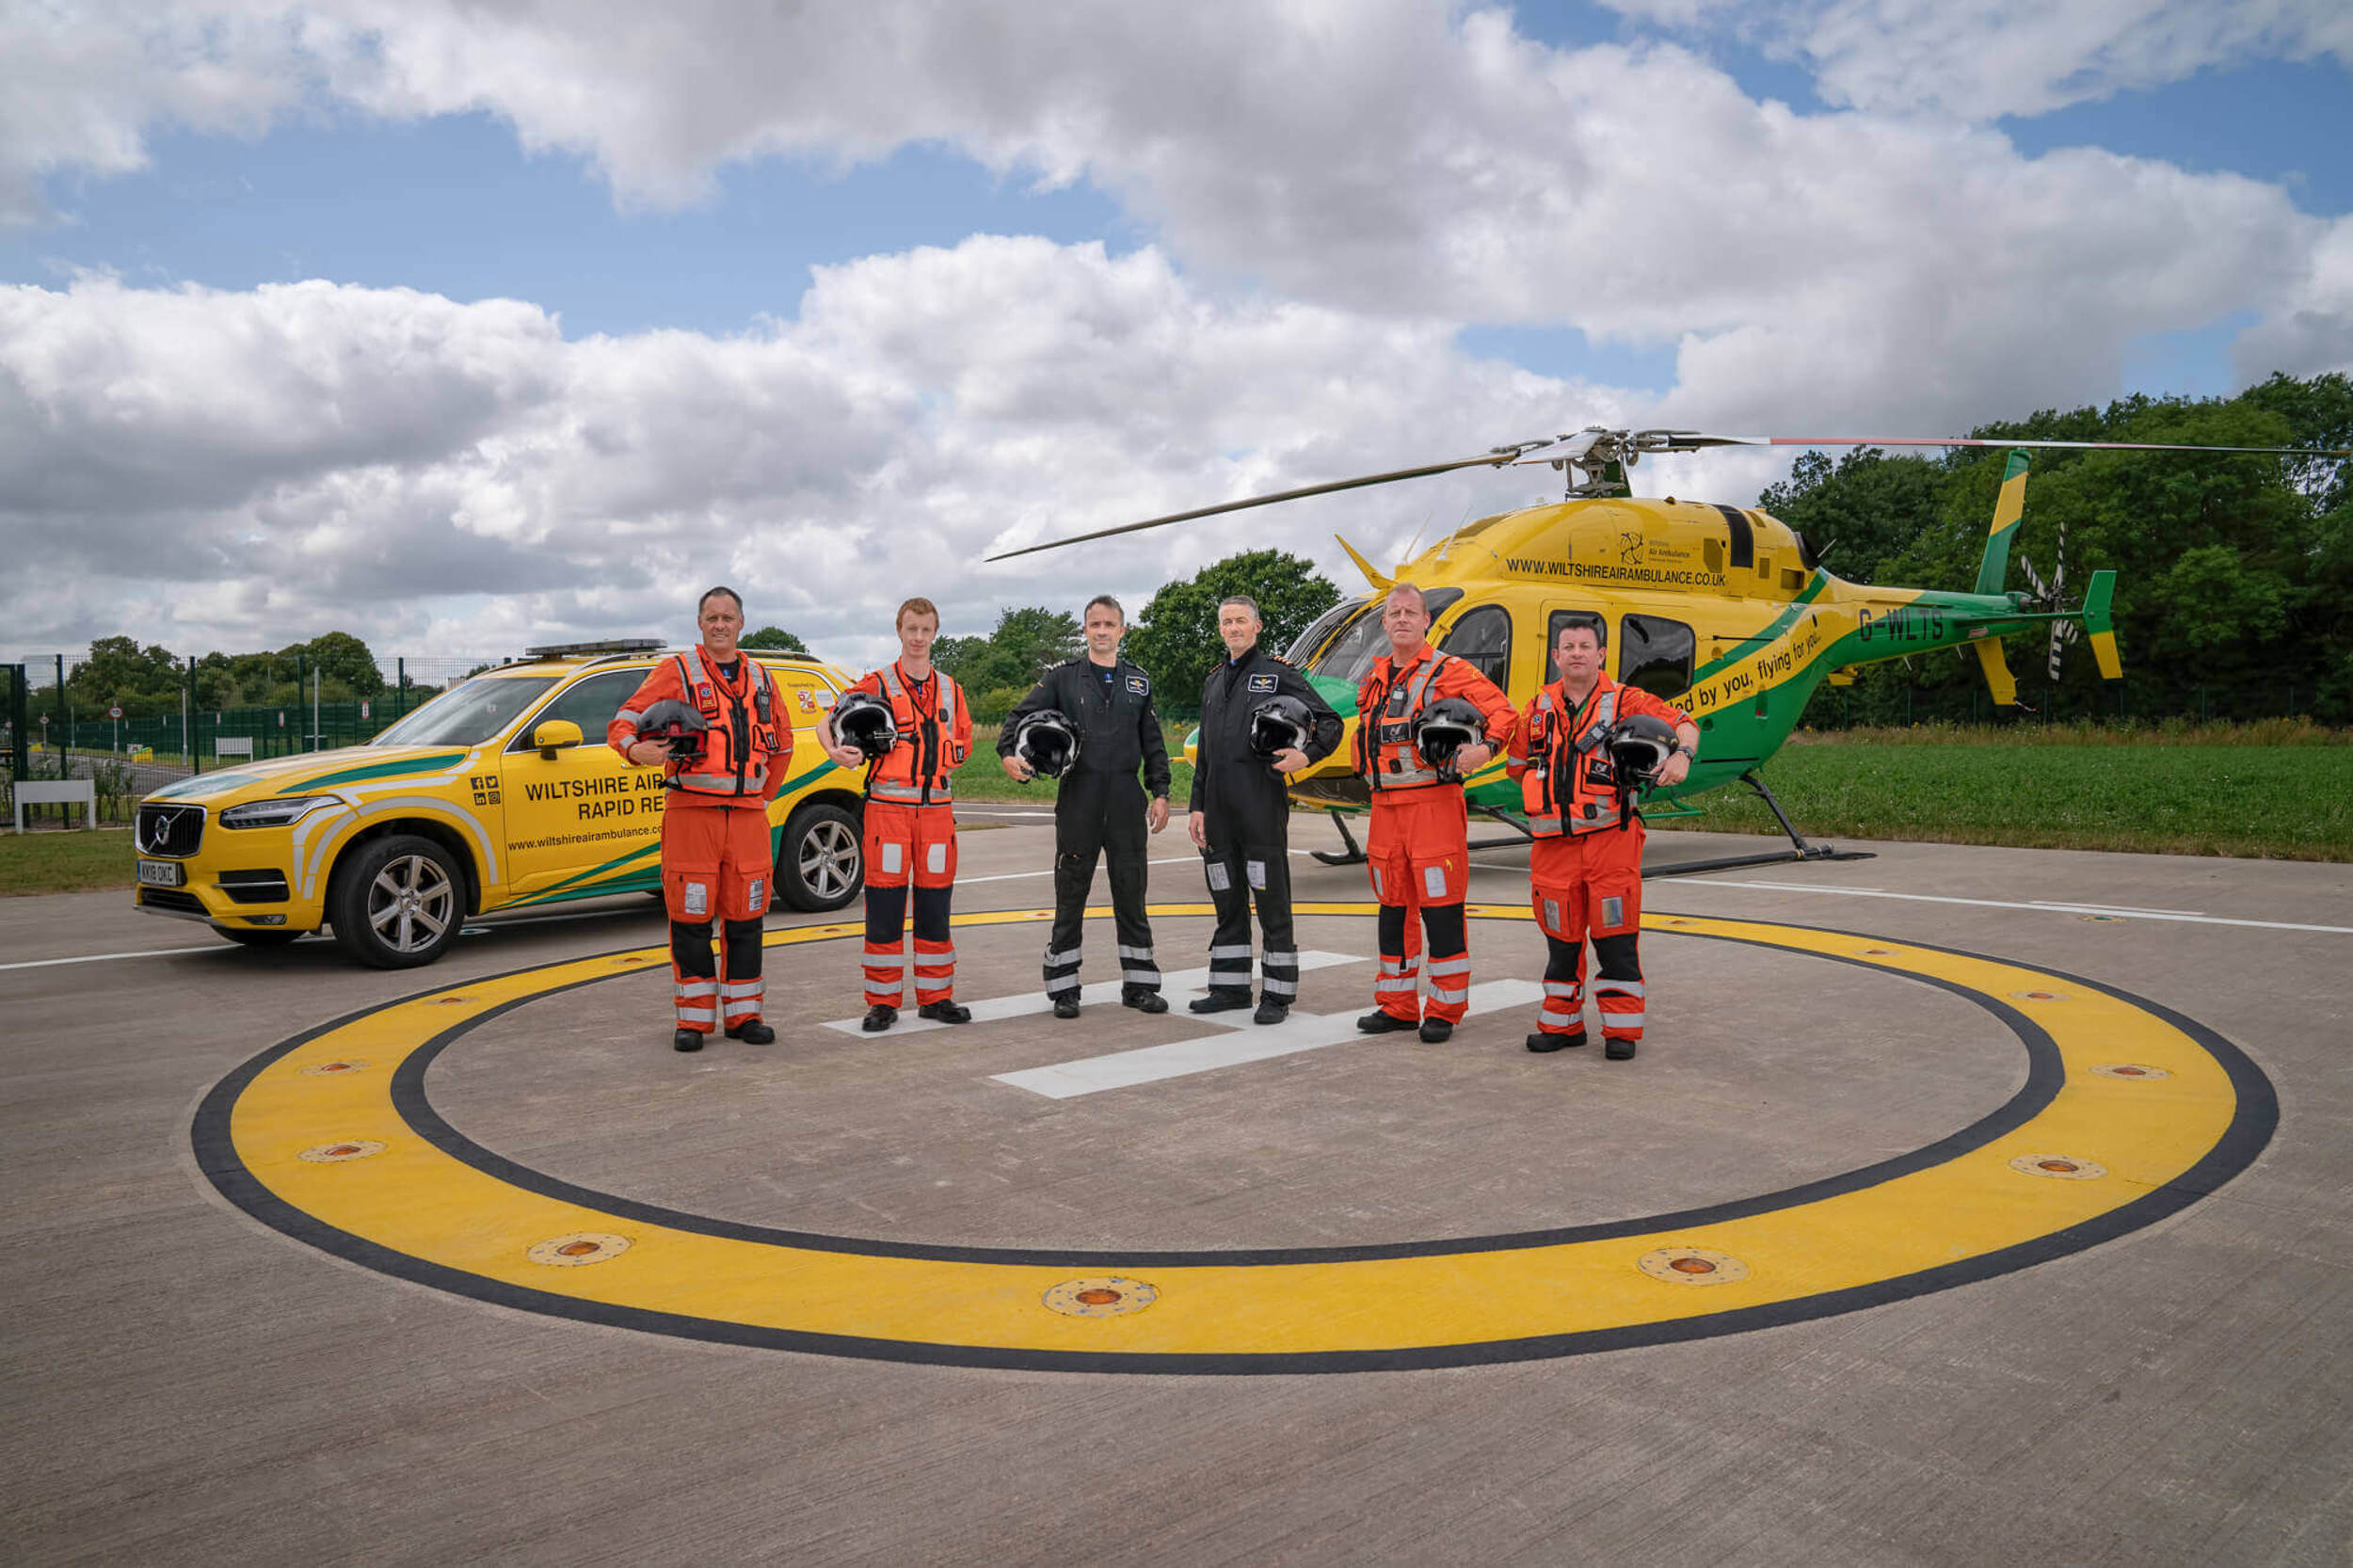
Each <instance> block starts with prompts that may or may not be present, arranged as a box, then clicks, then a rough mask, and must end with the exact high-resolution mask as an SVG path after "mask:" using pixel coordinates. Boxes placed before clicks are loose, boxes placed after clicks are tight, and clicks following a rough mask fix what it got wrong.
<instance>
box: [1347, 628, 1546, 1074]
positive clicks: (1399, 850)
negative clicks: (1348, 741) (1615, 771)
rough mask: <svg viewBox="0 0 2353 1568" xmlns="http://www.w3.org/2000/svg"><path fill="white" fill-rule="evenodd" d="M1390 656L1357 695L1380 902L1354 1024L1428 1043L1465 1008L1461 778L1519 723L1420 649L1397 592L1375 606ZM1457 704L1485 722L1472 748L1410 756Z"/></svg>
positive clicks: (1359, 756)
mask: <svg viewBox="0 0 2353 1568" xmlns="http://www.w3.org/2000/svg"><path fill="white" fill-rule="evenodd" d="M1381 629H1382V631H1383V632H1386V633H1387V634H1388V639H1389V651H1388V652H1387V653H1385V654H1383V655H1382V656H1381V657H1380V658H1378V659H1375V660H1374V661H1373V663H1372V669H1371V672H1370V673H1369V674H1368V675H1367V676H1366V677H1365V679H1364V681H1363V683H1362V684H1361V685H1359V686H1358V687H1357V690H1356V712H1357V714H1358V720H1357V726H1356V767H1357V771H1358V772H1360V773H1362V774H1363V775H1364V776H1365V780H1366V782H1367V783H1368V784H1369V785H1370V787H1371V790H1372V824H1371V826H1370V828H1369V830H1368V832H1367V833H1366V836H1365V858H1366V861H1367V863H1368V868H1369V871H1370V872H1371V875H1372V896H1373V897H1374V898H1375V899H1377V900H1379V901H1380V904H1381V973H1380V977H1379V978H1378V979H1377V980H1376V981H1375V982H1374V984H1373V997H1374V1000H1375V1001H1376V1002H1377V1003H1378V1006H1377V1007H1376V1009H1375V1010H1374V1011H1373V1012H1370V1013H1368V1014H1366V1015H1365V1016H1363V1017H1361V1018H1359V1019H1357V1020H1356V1027H1357V1028H1358V1029H1361V1030H1363V1031H1364V1032H1366V1033H1368V1034H1385V1033H1387V1032H1390V1031H1392V1030H1401V1029H1414V1028H1417V1027H1418V1028H1419V1029H1420V1031H1421V1037H1422V1039H1424V1040H1425V1041H1427V1042H1429V1043H1430V1044H1432V1045H1437V1044H1438V1043H1440V1042H1441V1041H1444V1040H1447V1039H1449V1038H1450V1037H1451V1036H1452V1035H1453V1033H1454V1026H1455V1025H1456V1024H1458V1023H1460V1022H1461V1021H1462V1018H1463V1014H1464V1012H1465V1009H1466V1008H1467V1007H1468V1006H1469V1003H1470V943H1469V939H1468V936H1467V933H1466V932H1465V926H1464V921H1463V897H1464V893H1465V888H1466V887H1467V885H1468V882H1469V877H1470V839H1469V832H1468V821H1469V819H1468V814H1467V810H1466V808H1465V805H1464V802H1463V782H1462V781H1463V780H1464V779H1465V778H1466V777H1468V776H1471V775H1472V774H1474V773H1477V772H1478V771H1479V770H1480V769H1481V768H1483V767H1485V766H1486V765H1487V764H1488V763H1489V762H1490V761H1492V760H1494V759H1495V757H1496V754H1497V752H1499V751H1500V750H1501V749H1502V748H1503V746H1504V744H1505V743H1507V742H1508V741H1510V740H1511V738H1512V731H1513V727H1514V726H1515V725H1516V724H1517V723H1518V722H1519V715H1518V714H1517V713H1516V712H1513V708H1512V700H1511V698H1509V697H1507V696H1504V695H1503V693H1502V692H1500V691H1498V690H1497V688H1496V684H1495V682H1494V681H1492V680H1488V679H1487V678H1486V677H1485V676H1483V675H1481V674H1480V673H1479V671H1478V670H1477V669H1476V668H1475V667H1473V666H1472V665H1471V664H1466V663H1465V662H1464V661H1463V660H1461V659H1458V658H1456V657H1454V656H1453V655H1451V654H1447V653H1441V652H1439V651H1438V650H1437V649H1436V648H1432V647H1431V646H1430V643H1429V634H1430V609H1429V606H1428V605H1427V604H1426V603H1425V602H1424V601H1423V600H1422V595H1421V590H1420V589H1419V588H1417V587H1416V586H1414V584H1411V583H1400V584H1397V585H1396V586H1395V587H1393V588H1391V589H1390V590H1389V596H1388V599H1387V600H1385V602H1384V603H1383V605H1382V607H1381ZM1450 696H1456V697H1462V698H1464V699H1465V700H1466V701H1467V702H1469V703H1470V705H1471V706H1472V707H1474V708H1476V709H1478V710H1479V712H1480V715H1481V718H1482V719H1483V720H1484V721H1485V729H1486V734H1487V738H1486V741H1485V742H1484V743H1483V744H1472V745H1468V746H1465V747H1464V748H1463V749H1462V751H1461V752H1459V753H1458V754H1456V756H1455V758H1454V760H1453V761H1452V763H1451V764H1450V765H1449V766H1448V767H1447V768H1446V769H1444V770H1440V769H1436V768H1433V767H1431V766H1430V765H1429V764H1428V763H1426V762H1424V761H1423V760H1422V758H1421V754H1420V753H1419V752H1418V751H1417V750H1416V749H1415V744H1414V729H1415V726H1416V725H1417V722H1418V721H1419V720H1420V718H1421V715H1422V713H1423V712H1424V711H1425V710H1427V709H1428V708H1429V707H1430V706H1431V704H1433V703H1435V702H1437V701H1439V700H1441V699H1442V698H1445V697H1450ZM1417 910H1418V911H1419V913H1420V924H1421V928H1422V930H1423V931H1427V932H1428V934H1429V937H1430V959H1429V963H1428V965H1427V970H1428V974H1429V980H1430V1002H1429V1006H1428V1008H1427V1010H1425V1009H1424V1008H1423V1005H1422V1000H1421V988H1422V975H1423V972H1424V968H1425V966H1424V965H1423V963H1422V958H1421V945H1422V944H1421V931H1417V930H1416V929H1415V914H1416V911H1417Z"/></svg>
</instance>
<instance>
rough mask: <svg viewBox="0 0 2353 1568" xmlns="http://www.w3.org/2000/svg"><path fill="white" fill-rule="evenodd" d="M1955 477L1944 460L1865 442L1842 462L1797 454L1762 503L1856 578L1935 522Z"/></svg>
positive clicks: (1868, 579) (1833, 565) (1864, 577)
mask: <svg viewBox="0 0 2353 1568" xmlns="http://www.w3.org/2000/svg"><path fill="white" fill-rule="evenodd" d="M1947 479H1948V475H1947V473H1946V472H1945V470H1944V469H1943V468H1942V467H1941V466H1940V465H1939V464H1937V463H1935V462H1932V461H1929V460H1928V459H1926V458H1920V457H1890V456H1888V455H1887V454H1886V453H1884V452H1881V450H1880V449H1879V448H1877V447H1864V448H1862V449H1860V450H1858V451H1855V452H1850V453H1849V454H1847V456H1844V457H1841V458H1839V459H1838V461H1837V464H1836V466H1835V467H1833V465H1832V462H1831V459H1830V458H1829V457H1828V456H1825V455H1824V454H1822V453H1819V452H1808V453H1805V454H1803V455H1802V456H1800V457H1799V458H1798V461H1797V463H1796V465H1795V466H1794V467H1793V468H1792V469H1791V470H1790V473H1789V477H1788V479H1787V480H1786V481H1785V482H1784V483H1782V484H1778V485H1768V486H1767V487H1766V488H1765V492H1764V494H1763V495H1762V496H1760V497H1759V498H1758V500H1757V504H1758V505H1759V506H1760V507H1762V508H1763V509H1764V510H1765V511H1767V512H1769V513H1771V514H1772V515H1773V516H1774V517H1777V518H1779V519H1780V520H1782V521H1784V522H1785V523H1787V524H1788V525H1789V526H1790V527H1792V528H1794V529H1796V530H1797V531H1798V532H1799V533H1801V534H1803V535H1804V536H1805V538H1806V542H1807V543H1808V544H1810V545H1812V546H1813V547H1814V551H1815V554H1816V556H1817V558H1819V559H1820V560H1821V561H1822V562H1823V564H1824V565H1825V566H1827V567H1829V568H1830V569H1831V570H1833V571H1834V572H1836V573H1837V574H1838V575H1839V576H1841V577H1843V578H1845V579H1847V581H1849V583H1877V582H1881V581H1882V579H1881V576H1880V573H1881V570H1882V569H1883V568H1885V567H1886V566H1887V565H1888V564H1889V563H1890V562H1891V561H1892V560H1893V558H1894V557H1895V556H1896V555H1897V553H1898V552H1901V551H1902V550H1903V548H1904V547H1905V546H1906V545H1907V544H1909V543H1911V542H1912V540H1913V538H1914V537H1915V536H1918V535H1919V534H1920V533H1922V532H1923V531H1924V530H1926V529H1927V528H1929V527H1930V526H1931V525H1932V524H1933V523H1934V521H1935V519H1936V516H1937V509H1938V502H1939V498H1940V495H1941V492H1942V490H1943V489H1944V488H1945V484H1946V482H1947Z"/></svg>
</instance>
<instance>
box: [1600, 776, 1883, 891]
mask: <svg viewBox="0 0 2353 1568" xmlns="http://www.w3.org/2000/svg"><path fill="white" fill-rule="evenodd" d="M1740 782H1741V783H1743V784H1746V785H1747V786H1748V787H1749V788H1750V789H1752V790H1754V791H1755V792H1756V793H1757V797H1758V798H1759V799H1761V800H1763V801H1764V802H1765V808H1766V809H1767V810H1768V811H1770V812H1771V813H1772V814H1773V820H1774V821H1775V822H1777V823H1779V824H1781V830H1782V831H1783V832H1784V833H1786V834H1787V835H1789V847H1788V848H1787V849H1785V850H1774V851H1772V852H1771V853H1769V854H1766V855H1732V856H1724V857H1723V858H1721V859H1718V860H1689V861H1686V862H1684V863H1683V864H1681V865H1674V866H1661V867H1659V868H1658V869H1657V871H1651V870H1648V869H1647V868H1646V869H1645V870H1644V871H1643V872H1642V878H1643V880H1644V881H1654V880H1656V879H1657V878H1659V877H1665V876H1696V875H1698V874H1700V873H1701V872H1729V871H1737V870H1738V869H1739V868H1741V867H1742V866H1786V865H1788V864H1789V863H1791V862H1792V861H1797V860H1870V859H1874V858H1876V856H1874V854H1873V853H1872V852H1871V851H1870V850H1867V849H1837V848H1834V847H1833V846H1832V845H1830V844H1809V843H1807V842H1806V841H1805V835H1804V834H1802V833H1801V832H1799V831H1798V830H1797V828H1796V826H1795V825H1794V824H1791V822H1790V821H1789V813H1788V812H1786V811H1784V810H1783V809H1782V808H1781V802H1779V801H1777V800H1775V799H1774V798H1773V792H1772V791H1770V790H1769V789H1767V788H1766V787H1765V781H1764V780H1763V779H1761V778H1759V777H1757V776H1756V772H1755V770H1754V769H1751V770H1749V771H1748V772H1746V773H1743V774H1742V775H1741V776H1740Z"/></svg>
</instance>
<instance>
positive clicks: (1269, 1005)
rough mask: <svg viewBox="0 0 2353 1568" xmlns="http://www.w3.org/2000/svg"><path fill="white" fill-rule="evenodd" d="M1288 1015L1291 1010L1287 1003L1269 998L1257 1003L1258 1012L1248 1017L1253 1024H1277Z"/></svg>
mask: <svg viewBox="0 0 2353 1568" xmlns="http://www.w3.org/2000/svg"><path fill="white" fill-rule="evenodd" d="M1290 1015H1291V1010H1290V1007H1289V1004H1288V1003H1285V1002H1279V1001H1276V1000H1274V999H1273V997H1269V998H1267V1000H1264V1001H1262V1002H1260V1003H1258V1010H1257V1012H1256V1013H1253V1014H1251V1015H1250V1021H1251V1022H1252V1023H1254V1024H1279V1023H1281V1022H1282V1021H1283V1020H1284V1019H1285V1018H1288V1017H1289V1016H1290Z"/></svg>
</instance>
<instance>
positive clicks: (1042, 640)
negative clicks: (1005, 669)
mask: <svg viewBox="0 0 2353 1568" xmlns="http://www.w3.org/2000/svg"><path fill="white" fill-rule="evenodd" d="M988 640H989V643H990V645H991V646H992V647H993V648H996V649H997V650H998V651H999V652H1000V653H1002V654H1004V655H1006V656H1007V657H1009V658H1010V659H1011V660H1012V661H1013V665H1014V667H1015V669H1016V671H1017V676H1016V678H1017V679H1018V680H1026V681H1034V680H1037V678H1038V677H1039V676H1041V675H1044V674H1045V673H1046V672H1047V671H1048V669H1050V668H1051V667H1052V666H1054V665H1056V664H1061V663H1062V662H1063V661H1064V659H1069V658H1073V657H1076V656H1077V654H1078V652H1079V649H1080V648H1082V647H1084V646H1085V643H1086V637H1085V635H1084V633H1083V632H1081V631H1080V626H1079V618H1078V617H1077V616H1074V615H1072V614H1071V613H1070V612H1069V611H1067V610H1048V609H1047V608H1045V607H1044V606H1043V605H1031V606H1029V607H1027V608H1025V609H1019V610H1007V611H1006V612H1004V614H1002V615H1000V616H998V617H997V630H996V631H994V632H990V633H989V634H988Z"/></svg>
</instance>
